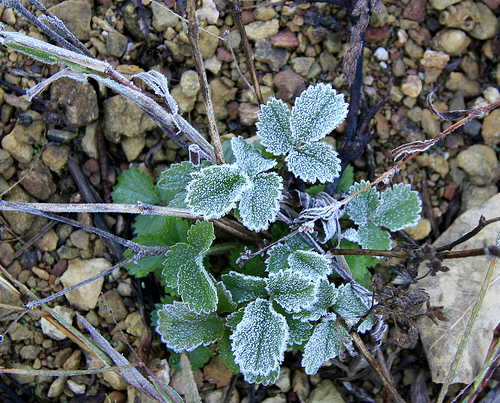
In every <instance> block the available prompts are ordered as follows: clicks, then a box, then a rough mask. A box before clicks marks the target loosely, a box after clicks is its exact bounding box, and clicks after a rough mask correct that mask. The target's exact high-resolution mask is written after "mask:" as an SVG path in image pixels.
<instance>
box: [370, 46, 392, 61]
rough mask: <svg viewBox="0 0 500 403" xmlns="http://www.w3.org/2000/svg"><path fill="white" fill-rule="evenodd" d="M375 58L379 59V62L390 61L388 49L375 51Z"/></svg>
mask: <svg viewBox="0 0 500 403" xmlns="http://www.w3.org/2000/svg"><path fill="white" fill-rule="evenodd" d="M373 56H375V57H376V58H377V60H379V61H384V62H386V61H387V60H389V52H388V51H387V49H386V48H382V47H380V48H377V50H376V51H375V53H374V54H373Z"/></svg>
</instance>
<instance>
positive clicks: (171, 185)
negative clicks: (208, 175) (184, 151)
mask: <svg viewBox="0 0 500 403" xmlns="http://www.w3.org/2000/svg"><path fill="white" fill-rule="evenodd" d="M209 165H210V162H208V161H202V163H201V164H200V165H193V164H192V163H191V162H189V161H184V162H182V163H180V164H172V165H170V167H169V168H167V169H165V170H164V171H163V172H162V173H161V174H160V176H159V178H158V183H157V185H158V187H159V188H162V189H168V190H173V191H175V192H182V191H186V188H187V185H189V182H191V181H192V180H193V177H192V176H191V173H193V172H199V171H200V170H201V169H202V168H206V167H207V166H209Z"/></svg>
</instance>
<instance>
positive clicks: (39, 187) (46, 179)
mask: <svg viewBox="0 0 500 403" xmlns="http://www.w3.org/2000/svg"><path fill="white" fill-rule="evenodd" d="M19 178H20V179H21V185H22V186H23V188H24V190H26V192H28V193H29V194H30V195H32V196H33V197H35V198H37V199H39V200H47V199H48V198H49V197H50V196H51V195H52V194H53V193H54V192H55V191H56V185H55V183H54V182H53V181H52V176H51V175H46V174H44V173H41V172H37V171H35V170H34V169H25V170H23V171H21V172H20V174H19Z"/></svg>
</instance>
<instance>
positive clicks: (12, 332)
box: [7, 323, 33, 341]
mask: <svg viewBox="0 0 500 403" xmlns="http://www.w3.org/2000/svg"><path fill="white" fill-rule="evenodd" d="M7 333H9V336H10V339H11V340H12V341H26V340H29V339H30V338H32V337H33V332H32V331H31V330H29V329H28V326H27V325H21V324H20V323H16V324H15V325H13V326H12V327H11V328H10V329H9V331H8V332H7Z"/></svg>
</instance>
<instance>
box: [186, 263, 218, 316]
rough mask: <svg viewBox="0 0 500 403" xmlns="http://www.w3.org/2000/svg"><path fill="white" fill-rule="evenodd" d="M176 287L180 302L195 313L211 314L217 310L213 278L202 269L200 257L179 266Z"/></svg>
mask: <svg viewBox="0 0 500 403" xmlns="http://www.w3.org/2000/svg"><path fill="white" fill-rule="evenodd" d="M177 278H178V280H177V284H178V285H177V287H178V291H179V294H180V295H181V296H182V300H183V301H184V302H186V303H187V304H188V306H189V309H190V310H192V311H194V312H196V313H200V312H204V313H208V312H213V311H215V310H216V309H217V302H218V298H217V290H216V289H215V285H214V280H213V278H212V277H211V276H210V275H209V274H208V273H207V271H206V270H205V268H204V267H203V262H202V257H201V255H198V258H197V259H196V260H194V261H193V260H191V261H189V262H185V263H184V264H183V265H181V266H180V269H179V274H178V276H177Z"/></svg>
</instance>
